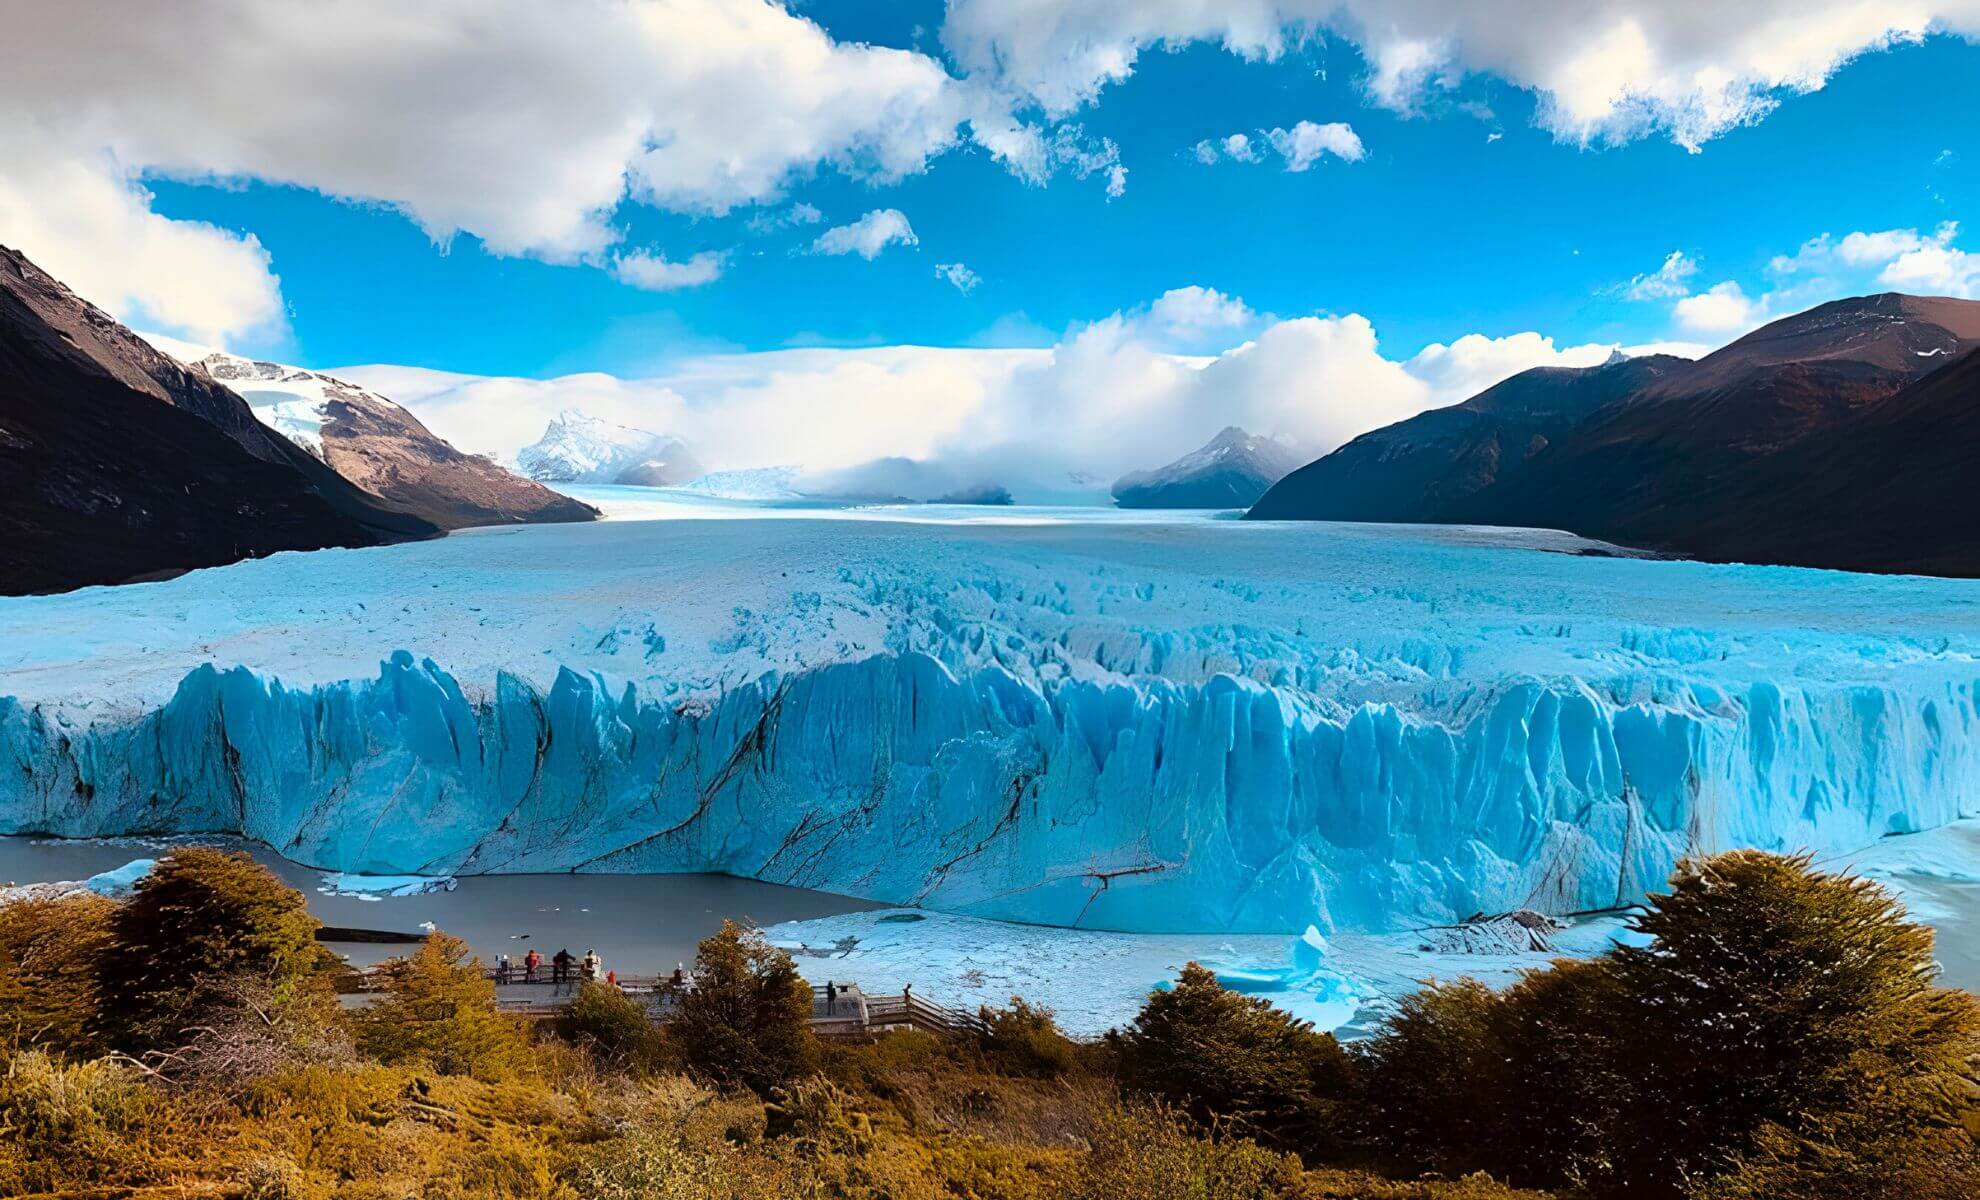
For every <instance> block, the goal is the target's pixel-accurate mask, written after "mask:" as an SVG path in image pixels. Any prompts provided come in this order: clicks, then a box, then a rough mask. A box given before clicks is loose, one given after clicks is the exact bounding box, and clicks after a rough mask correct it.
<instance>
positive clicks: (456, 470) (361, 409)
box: [195, 353, 598, 529]
mask: <svg viewBox="0 0 1980 1200" xmlns="http://www.w3.org/2000/svg"><path fill="white" fill-rule="evenodd" d="M195 365H196V366H198V367H199V368H200V369H201V370H203V371H205V372H206V373H207V374H208V375H210V376H212V377H213V378H214V379H217V380H219V381H221V382H222V383H225V384H227V385H228V386H230V387H231V388H232V389H233V390H234V391H235V392H237V393H239V394H240V395H241V397H242V398H244V399H245V400H247V402H248V403H249V405H250V406H252V408H253V410H254V415H255V416H257V417H259V418H260V419H261V421H262V422H263V423H264V424H266V425H268V426H269V427H270V428H272V429H274V430H276V431H277V432H279V433H281V434H283V435H284V436H286V437H287V438H288V439H289V440H290V441H292V442H294V443H296V444H297V445H298V446H300V447H302V448H303V449H305V450H307V451H309V452H310V453H311V454H313V455H315V456H316V457H317V458H320V459H322V460H323V461H324V462H325V463H327V464H328V465H329V466H330V467H331V468H332V469H333V470H335V471H336V472H337V473H338V474H339V475H341V476H343V477H344V478H345V479H348V480H350V481H351V482H352V483H355V484H356V485H358V486H359V487H361V488H363V489H365V490H366V491H368V492H370V493H372V494H373V495H375V496H378V497H380V498H381V499H383V500H385V501H386V502H387V503H389V504H391V505H392V506H393V507H394V508H398V509H402V510H404V511H406V512H410V513H414V514H417V515H418V516H420V517H422V518H423V519H425V520H428V521H431V522H432V523H433V524H435V525H437V526H439V527H440V528H442V529H461V528H465V527H467V526H471V525H506V524H512V523H539V522H558V521H591V520H596V519H597V517H598V510H596V509H594V508H592V507H591V506H590V505H588V504H583V503H580V502H578V501H576V500H573V499H571V498H570V497H568V496H564V495H561V494H559V493H557V492H553V491H551V490H550V489H549V488H546V487H544V486H543V485H542V484H540V483H535V482H533V481H531V480H528V479H524V478H522V477H521V476H519V475H517V474H515V473H514V472H513V471H509V470H507V469H505V468H503V467H501V466H499V465H497V464H496V463H493V462H491V461H489V460H488V459H486V458H482V457H480V456H479V455H472V454H463V453H461V452H460V451H459V450H456V449H454V447H453V446H451V445H449V444H448V443H447V442H445V441H443V440H441V439H440V438H438V437H436V436H434V434H433V433H432V432H431V431H430V430H428V429H427V428H426V426H425V425H422V424H421V423H420V422H419V419H418V418H417V417H414V416H413V415H412V414H411V413H410V412H407V411H406V410H405V409H404V408H401V407H400V406H399V405H397V404H394V403H393V402H392V401H390V400H388V399H386V398H385V397H383V396H381V395H379V394H378V393H376V392H373V391H369V390H367V389H365V388H361V387H359V386H357V385H356V384H354V383H347V382H345V381H344V380H341V379H337V378H334V377H332V376H329V375H323V374H320V373H318V372H315V371H305V370H301V369H299V368H296V367H289V366H283V365H282V364H280V363H272V362H256V361H253V360H250V359H245V358H241V357H239V356H237V355H232V354H225V353H213V354H209V355H207V356H205V357H204V358H201V359H200V360H199V361H198V362H197V363H196V364H195Z"/></svg>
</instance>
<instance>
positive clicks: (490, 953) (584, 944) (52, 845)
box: [0, 837, 882, 975]
mask: <svg viewBox="0 0 1980 1200" xmlns="http://www.w3.org/2000/svg"><path fill="white" fill-rule="evenodd" d="M197 840H198V841H200V842H201V843H203V844H212V845H221V846H225V847H228V848H230V849H238V850H244V851H246V852H247V853H248V854H250V855H252V856H253V857H254V858H255V859H256V860H257V861H258V862H261V863H262V864H264V865H265V866H267V867H268V868H269V869H270V870H272V871H274V872H275V873H276V874H277V875H279V876H281V877H282V879H283V880H284V881H286V882H287V883H288V884H289V885H290V886H292V887H295V888H297V889H299V890H300V891H301V892H302V893H303V895H305V896H307V897H308V898H309V908H310V911H311V912H312V913H314V914H315V915H316V917H317V919H318V920H320V921H322V922H323V923H324V924H326V925H337V926H346V927H352V928H360V929H378V930H390V931H394V932H401V933H410V934H415V935H417V934H419V933H421V932H423V929H422V925H423V924H425V923H431V924H433V925H434V926H437V927H438V928H440V929H444V930H446V931H447V932H448V933H451V934H453V935H454V936H456V937H459V938H462V939H464V940H465V941H466V942H467V943H468V945H470V946H471V947H473V948H474V951H475V953H477V954H479V955H480V956H481V957H482V958H483V959H484V960H486V961H488V962H490V963H492V962H494V960H495V958H496V956H497V955H500V954H508V955H510V956H511V957H513V958H516V959H521V958H522V956H523V955H524V954H527V953H528V952H529V950H530V949H531V948H532V947H534V948H535V949H537V950H540V951H541V952H542V953H543V957H545V958H546V959H547V958H549V957H550V956H551V955H553V954H555V953H556V952H557V951H558V950H560V949H568V950H569V951H570V952H571V953H572V954H574V955H582V954H583V953H584V952H585V951H586V950H588V949H596V950H597V951H598V953H599V955H600V956H601V957H602V958H603V959H604V960H605V965H606V966H607V967H609V968H613V969H616V970H618V971H619V972H621V973H622V974H627V975H648V974H664V973H666V972H668V971H671V970H673V969H674V965H675V964H676V963H683V962H692V961H693V960H694V948H695V944H696V943H697V942H699V941H700V940H701V939H702V938H705V937H707V936H708V935H709V934H711V933H713V932H715V931H716V930H717V929H719V928H720V927H721V924H722V920H723V918H725V917H726V918H730V919H732V920H735V921H738V922H742V923H746V924H753V925H761V926H768V925H774V924H776V923H778V922H781V921H801V920H810V919H812V918H815V917H825V916H833V915H837V914H839V913H850V912H862V911H866V910H869V909H874V908H879V907H882V906H881V905H876V904H873V903H870V902H868V901H865V900H854V899H850V898H848V897H845V896H834V895H829V894H827V893H824V892H813V891H806V890H805V889H803V888H792V887H783V886H780V885H778V884H774V883H762V882H759V881H757V880H753V879H736V878H731V877H729V876H726V875H479V876H463V877H462V878H461V879H459V880H458V881H457V883H456V885H455V887H454V890H452V891H441V892H429V893H426V894H423V895H417V896H395V897H386V898H384V899H376V900H374V899H366V898H364V897H360V896H350V895H329V894H326V893H325V892H324V891H322V890H320V889H322V888H323V886H324V879H325V876H326V874H327V873H326V872H323V871H320V870H316V869H314V868H311V867H305V866H302V865H300V864H297V863H293V862H290V861H289V860H287V859H285V858H282V857H281V856H280V855H277V854H276V853H275V852H274V851H272V850H269V849H268V848H267V847H265V846H261V845H257V844H254V843H249V842H244V841H238V840H233V839H220V838H202V839H197ZM182 843H183V839H153V838H115V839H107V840H88V841H64V840H60V839H47V838H37V837H0V886H4V885H7V884H10V883H12V884H27V883H43V882H50V881H54V880H80V879H87V878H89V877H90V876H91V875H95V874H98V873H99V872H103V871H108V870H112V869H114V868H116V867H121V866H123V865H124V864H125V863H128V862H130V861H131V860H133V859H138V858H156V857H158V856H159V855H161V854H164V853H166V852H167V851H168V850H169V849H170V848H171V847H172V845H174V844H182ZM334 948H335V949H336V950H337V952H338V953H340V954H343V955H345V956H347V957H348V958H349V959H350V960H351V961H352V962H353V963H356V964H358V965H367V964H370V963H374V962H377V961H379V960H380V959H384V958H390V957H392V956H393V955H397V954H403V953H405V952H406V947H405V946H403V945H392V944H379V943H370V942H340V943H335V944H334Z"/></svg>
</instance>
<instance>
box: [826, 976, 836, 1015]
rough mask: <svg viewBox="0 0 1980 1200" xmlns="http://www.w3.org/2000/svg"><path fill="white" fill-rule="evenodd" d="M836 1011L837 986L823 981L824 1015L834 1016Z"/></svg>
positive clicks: (829, 981) (828, 981)
mask: <svg viewBox="0 0 1980 1200" xmlns="http://www.w3.org/2000/svg"><path fill="white" fill-rule="evenodd" d="M838 1011H839V985H838V984H836V983H833V982H832V981H831V980H829V979H828V980H826V981H825V1015H826V1016H828V1017H830V1016H834V1015H836V1014H837V1013H838Z"/></svg>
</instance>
